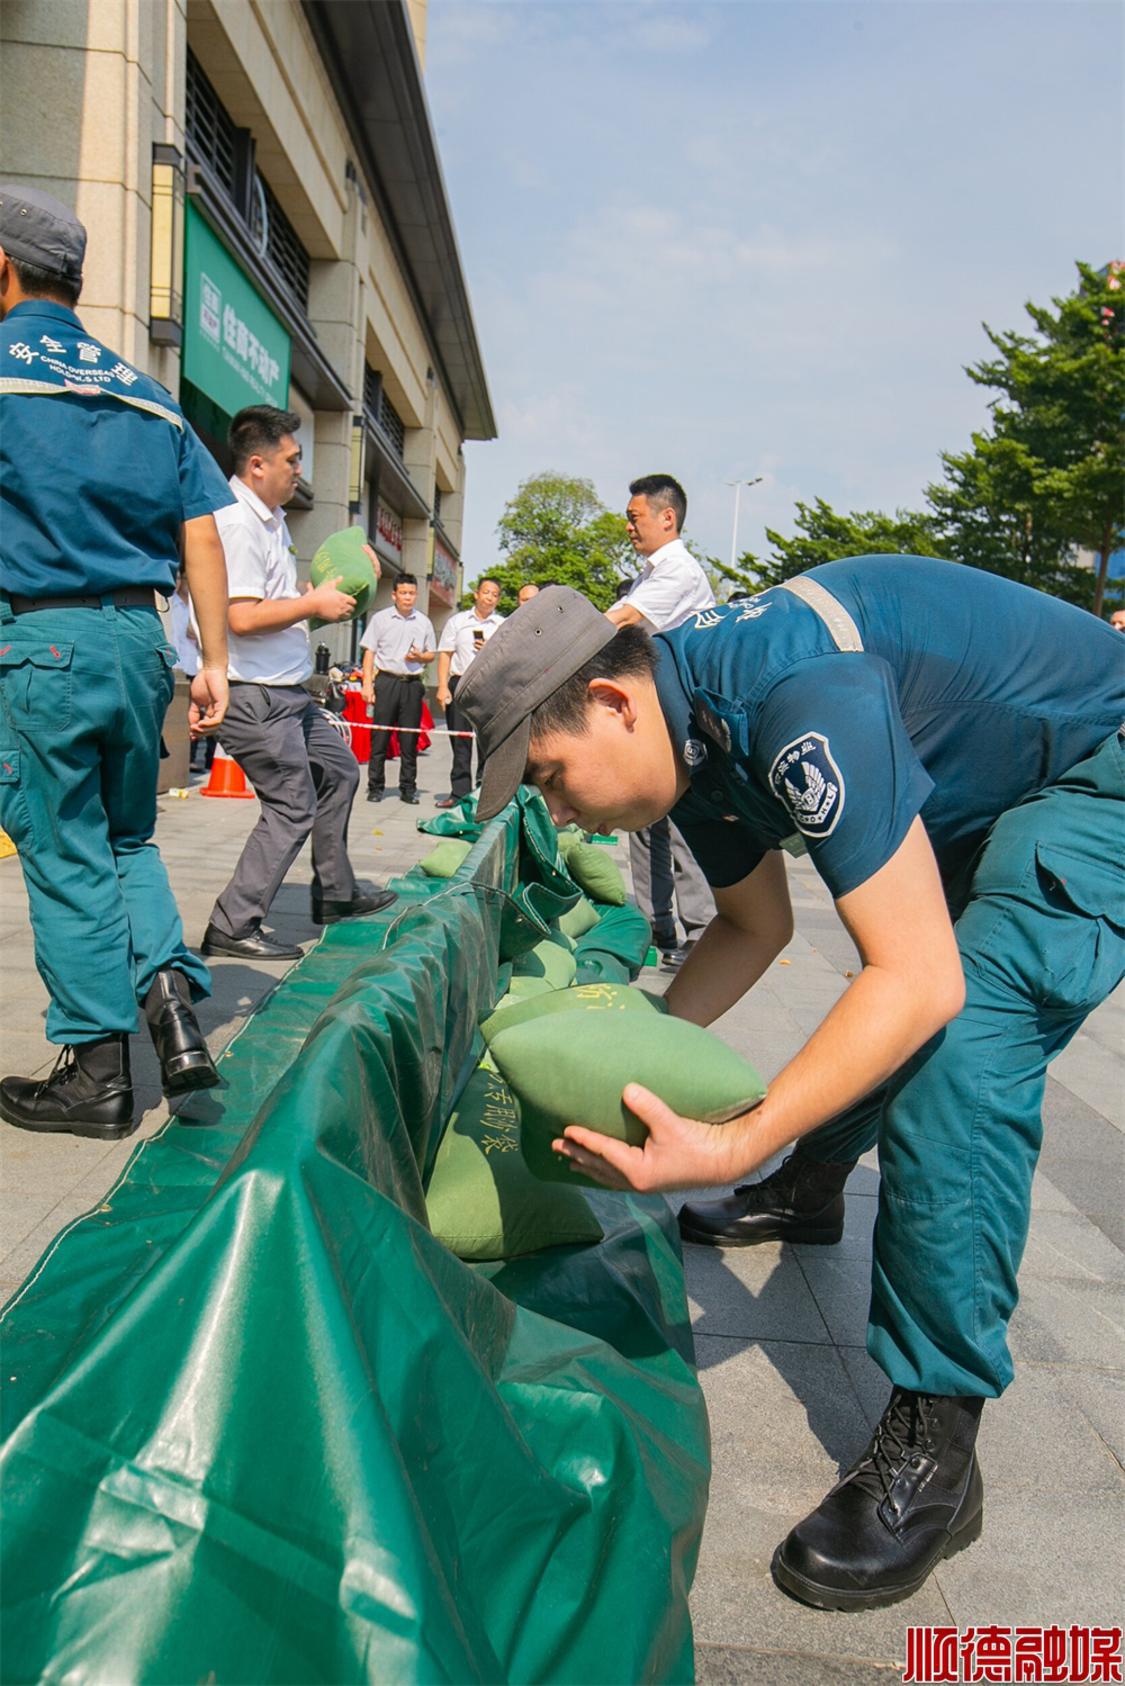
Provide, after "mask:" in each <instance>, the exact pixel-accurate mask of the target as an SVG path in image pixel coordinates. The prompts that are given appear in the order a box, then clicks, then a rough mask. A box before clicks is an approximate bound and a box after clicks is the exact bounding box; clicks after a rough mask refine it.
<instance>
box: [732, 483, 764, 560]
mask: <svg viewBox="0 0 1125 1686" xmlns="http://www.w3.org/2000/svg"><path fill="white" fill-rule="evenodd" d="M761 480H762V476H761V475H760V474H756V475H755V476H754V478H753V480H728V481H727V485H728V486H733V487H734V525H733V527H732V528H731V535H730V565H731V567H732V568H733V567H734V564H735V559H736V557H737V556H738V504H739V499H740V498H741V497H742V488H743V486H758V485H760V484H761Z"/></svg>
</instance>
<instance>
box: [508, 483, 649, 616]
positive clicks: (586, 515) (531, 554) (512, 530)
mask: <svg viewBox="0 0 1125 1686" xmlns="http://www.w3.org/2000/svg"><path fill="white" fill-rule="evenodd" d="M496 533H497V542H498V546H499V550H500V554H501V556H502V558H503V560H502V561H501V563H500V564H499V566H498V567H495V568H489V569H486V570H483V571H484V572H487V573H488V574H489V575H491V576H492V577H493V578H495V579H497V580H498V581H499V582H500V588H501V594H502V595H501V598H500V607H501V610H502V612H504V613H510V612H511V610H513V609H514V608H515V607H516V593H517V592H518V591H519V588H520V586H521V585H527V584H528V583H529V582H534V584H536V585H543V584H545V583H546V582H548V581H552V582H553V583H554V584H556V585H570V586H573V587H574V588H575V590H577V591H581V592H584V593H585V595H586V596H587V597H588V598H589V599H590V601H591V602H592V603H596V604H597V606H598V608H599V609H608V608H609V606H610V604H611V603H612V602H613V599H614V593H615V591H616V588H617V585H618V583H619V581H620V580H621V579H622V578H623V577H624V576H625V575H626V574H630V573H632V572H633V571H634V568H635V563H634V557H633V547H632V545H631V544H630V543H629V539H628V535H627V533H626V531H625V521H624V517H623V516H620V515H614V514H613V513H612V512H611V511H609V510H607V509H606V507H605V505H604V504H603V503H602V501H601V499H600V498H599V497H598V494H597V492H596V491H595V490H594V486H593V483H592V482H591V481H589V480H580V479H575V478H570V477H568V476H566V475H562V474H533V475H531V476H530V478H529V479H527V480H524V481H523V482H522V484H521V485H520V486H519V488H518V490H517V491H516V494H515V496H514V497H513V498H512V499H511V500H510V501H509V503H508V504H507V505H506V506H505V509H504V513H503V515H502V516H501V517H500V520H499V523H498V524H497V528H496Z"/></svg>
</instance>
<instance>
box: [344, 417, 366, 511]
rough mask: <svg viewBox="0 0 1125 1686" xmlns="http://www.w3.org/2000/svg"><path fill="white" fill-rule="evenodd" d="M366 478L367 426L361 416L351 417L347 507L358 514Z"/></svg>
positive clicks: (360, 508)
mask: <svg viewBox="0 0 1125 1686" xmlns="http://www.w3.org/2000/svg"><path fill="white" fill-rule="evenodd" d="M366 479H367V427H366V425H365V423H364V420H363V417H362V416H353V417H352V461H351V471H350V473H349V476H348V508H349V509H350V511H351V513H352V514H353V515H358V514H359V513H360V511H361V510H362V508H363V487H364V482H365V481H366Z"/></svg>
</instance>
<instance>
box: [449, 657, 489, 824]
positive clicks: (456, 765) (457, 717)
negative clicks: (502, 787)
mask: <svg viewBox="0 0 1125 1686" xmlns="http://www.w3.org/2000/svg"><path fill="white" fill-rule="evenodd" d="M461 679H462V675H460V674H457V675H456V676H455V677H451V678H450V681H449V697H450V701H449V707H448V708H447V709H446V711H445V724H446V726H447V728H448V729H449V731H451V732H468V731H471V729H472V728H471V727H470V725H469V722H468V720H467V719H466V718H465V715H464V714H463V713H462V711H461V710H460V709H459V708H458V707H457V687H458V685H459V684H460V683H461ZM449 741H450V743H451V744H452V745H453V773H452V776H451V778H450V781H449V788H450V790H451V792H452V793H453V795H454V796H468V794H469V792H470V790H472V788H473V740H472V738H450V740H449ZM477 777H478V778H479V777H480V756H479V755H478V756H477Z"/></svg>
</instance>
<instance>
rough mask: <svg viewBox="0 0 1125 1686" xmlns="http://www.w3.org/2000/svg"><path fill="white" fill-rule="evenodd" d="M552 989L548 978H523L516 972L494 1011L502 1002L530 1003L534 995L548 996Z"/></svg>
mask: <svg viewBox="0 0 1125 1686" xmlns="http://www.w3.org/2000/svg"><path fill="white" fill-rule="evenodd" d="M554 987H555V986H554V984H553V983H551V982H550V980H549V979H548V978H542V977H540V978H533V977H524V976H522V975H521V974H520V973H518V972H517V973H515V975H514V976H513V978H512V981H511V983H510V984H509V985H508V993H507V995H505V996H504V998H503V1001H499V1002H497V1004H496V1007H495V1008H494V1011H495V1012H499V1010H500V1008H501V1007H502V1006H503V1002H504V1001H530V1000H531V998H532V997H533V996H536V995H549V994H550V993H551V991H552V990H553V989H554Z"/></svg>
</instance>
